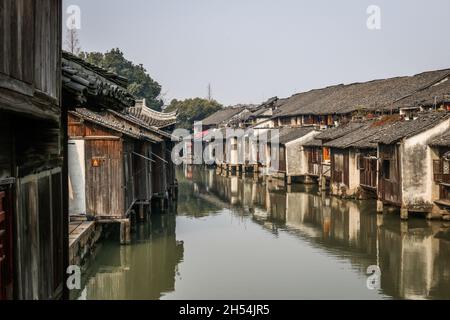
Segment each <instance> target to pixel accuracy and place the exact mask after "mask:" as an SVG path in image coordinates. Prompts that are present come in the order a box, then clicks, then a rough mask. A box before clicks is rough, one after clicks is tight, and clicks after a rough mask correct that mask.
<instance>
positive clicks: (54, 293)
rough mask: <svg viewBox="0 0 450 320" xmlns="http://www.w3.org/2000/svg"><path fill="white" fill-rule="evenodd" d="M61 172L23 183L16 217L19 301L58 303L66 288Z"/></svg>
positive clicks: (51, 172)
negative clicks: (43, 300)
mask: <svg viewBox="0 0 450 320" xmlns="http://www.w3.org/2000/svg"><path fill="white" fill-rule="evenodd" d="M61 190H62V175H61V169H60V168H57V169H54V170H51V171H45V172H41V173H39V174H37V175H32V176H28V177H26V178H23V179H19V180H18V182H17V190H16V193H17V194H18V195H19V199H18V210H17V212H16V213H15V221H16V234H17V235H19V236H18V238H17V243H16V246H15V248H16V250H17V253H16V255H17V257H18V261H20V263H18V264H17V268H18V270H17V271H18V272H17V277H18V278H17V281H18V285H17V288H18V291H17V293H16V295H17V298H18V299H54V298H57V297H59V296H60V295H61V293H62V288H63V279H64V275H63V267H62V265H63V261H62V251H63V250H64V248H63V238H62V233H63V227H64V226H63V224H62V215H63V212H64V211H63V208H62V202H61Z"/></svg>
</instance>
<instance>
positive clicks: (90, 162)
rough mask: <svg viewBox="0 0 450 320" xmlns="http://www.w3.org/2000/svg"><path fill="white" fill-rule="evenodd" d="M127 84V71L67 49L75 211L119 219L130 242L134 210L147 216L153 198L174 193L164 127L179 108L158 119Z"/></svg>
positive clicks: (66, 97) (65, 63)
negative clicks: (111, 68)
mask: <svg viewBox="0 0 450 320" xmlns="http://www.w3.org/2000/svg"><path fill="white" fill-rule="evenodd" d="M125 87H126V79H124V78H121V77H118V76H116V75H113V74H110V73H107V72H106V71H105V70H103V69H100V68H98V67H95V66H93V65H91V64H89V63H87V62H85V61H83V60H81V59H79V58H77V57H74V56H72V55H70V54H68V53H64V59H63V92H64V100H63V102H64V104H65V106H66V107H67V108H69V109H70V111H69V117H68V132H69V161H70V163H69V164H70V165H69V180H70V183H69V199H70V203H69V213H70V215H71V216H72V217H80V216H81V217H85V218H87V219H89V220H95V221H98V222H120V223H121V226H122V227H123V228H122V231H123V232H122V233H121V234H122V235H123V237H122V238H121V241H122V242H123V243H127V242H128V241H129V237H128V231H129V219H130V217H131V216H132V214H134V213H137V211H138V212H139V216H140V217H141V218H143V217H144V215H145V212H149V211H150V209H151V205H152V204H153V203H154V202H156V203H157V204H158V205H161V201H163V202H164V203H163V205H166V204H167V201H168V197H169V196H170V195H174V194H175V192H174V191H173V190H172V187H173V186H174V184H175V172H174V168H173V165H172V162H171V161H170V160H171V159H170V151H171V143H172V142H171V136H170V134H169V133H168V132H166V131H163V130H162V129H159V128H158V127H157V126H160V127H161V128H168V127H170V126H172V125H173V124H174V122H173V119H172V117H173V116H175V115H169V116H167V115H165V116H161V118H164V119H154V117H153V111H148V110H146V109H145V108H146V106H145V102H144V103H141V104H140V105H138V106H135V100H134V98H133V97H132V96H131V95H130V94H129V93H128V92H127V91H126V89H125ZM135 107H136V109H134V108H135ZM88 108H89V109H88ZM175 123H176V119H175Z"/></svg>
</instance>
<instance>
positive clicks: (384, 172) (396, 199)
mask: <svg viewBox="0 0 450 320" xmlns="http://www.w3.org/2000/svg"><path fill="white" fill-rule="evenodd" d="M378 148H379V160H378V161H379V162H378V166H379V174H378V198H379V199H380V200H381V201H383V202H385V203H388V204H393V205H396V206H401V205H402V200H401V199H402V190H401V172H400V170H401V167H400V166H401V164H400V163H401V162H400V161H401V159H400V154H399V148H398V146H397V145H383V144H380V145H379V147H378Z"/></svg>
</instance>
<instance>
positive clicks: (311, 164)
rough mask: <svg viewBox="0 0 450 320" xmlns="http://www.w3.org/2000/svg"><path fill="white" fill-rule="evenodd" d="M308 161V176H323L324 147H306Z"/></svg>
mask: <svg viewBox="0 0 450 320" xmlns="http://www.w3.org/2000/svg"><path fill="white" fill-rule="evenodd" d="M305 153H306V159H307V161H308V167H307V174H308V175H310V176H314V177H318V176H320V175H321V174H322V161H323V154H322V147H305Z"/></svg>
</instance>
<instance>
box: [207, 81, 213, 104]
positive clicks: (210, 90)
mask: <svg viewBox="0 0 450 320" xmlns="http://www.w3.org/2000/svg"><path fill="white" fill-rule="evenodd" d="M211 100H212V89H211V83H208V101H211Z"/></svg>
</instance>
